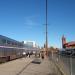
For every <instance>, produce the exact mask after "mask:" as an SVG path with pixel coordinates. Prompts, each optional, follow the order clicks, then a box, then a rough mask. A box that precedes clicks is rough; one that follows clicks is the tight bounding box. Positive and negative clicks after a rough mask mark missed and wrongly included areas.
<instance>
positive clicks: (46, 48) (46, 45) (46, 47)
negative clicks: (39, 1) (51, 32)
mask: <svg viewBox="0 0 75 75" xmlns="http://www.w3.org/2000/svg"><path fill="white" fill-rule="evenodd" d="M47 25H48V22H47V0H46V44H45V50H46V55H48V31H47Z"/></svg>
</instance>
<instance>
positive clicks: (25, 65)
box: [0, 56, 60, 75]
mask: <svg viewBox="0 0 75 75" xmlns="http://www.w3.org/2000/svg"><path fill="white" fill-rule="evenodd" d="M36 60H37V61H38V60H39V62H40V63H37V62H36V63H33V62H32V61H36ZM0 75H60V73H59V72H58V70H57V68H56V67H55V65H54V64H53V63H52V61H50V60H49V59H48V58H45V59H41V58H35V57H34V56H31V57H30V58H29V57H26V58H20V59H17V60H13V61H10V62H7V63H4V64H0Z"/></svg>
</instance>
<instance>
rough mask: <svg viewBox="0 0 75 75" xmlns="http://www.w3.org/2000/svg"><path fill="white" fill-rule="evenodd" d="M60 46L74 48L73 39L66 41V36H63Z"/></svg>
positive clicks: (74, 42)
mask: <svg viewBox="0 0 75 75" xmlns="http://www.w3.org/2000/svg"><path fill="white" fill-rule="evenodd" d="M62 48H75V41H70V42H66V38H65V37H64V36H63V37H62Z"/></svg>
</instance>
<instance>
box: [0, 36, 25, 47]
mask: <svg viewBox="0 0 75 75" xmlns="http://www.w3.org/2000/svg"><path fill="white" fill-rule="evenodd" d="M0 46H13V47H23V46H24V44H23V43H22V42H19V41H16V40H14V39H11V38H8V37H6V36H3V35H0Z"/></svg>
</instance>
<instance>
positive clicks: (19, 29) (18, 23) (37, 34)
mask: <svg viewBox="0 0 75 75" xmlns="http://www.w3.org/2000/svg"><path fill="white" fill-rule="evenodd" d="M0 34H1V35H5V36H8V37H10V38H13V39H15V40H19V41H22V40H33V41H36V42H37V43H38V44H39V45H41V46H43V44H44V43H45V0H0ZM63 34H64V35H65V37H66V38H67V41H72V40H75V0H48V44H49V46H54V47H59V48H60V47H61V37H62V35H63Z"/></svg>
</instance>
